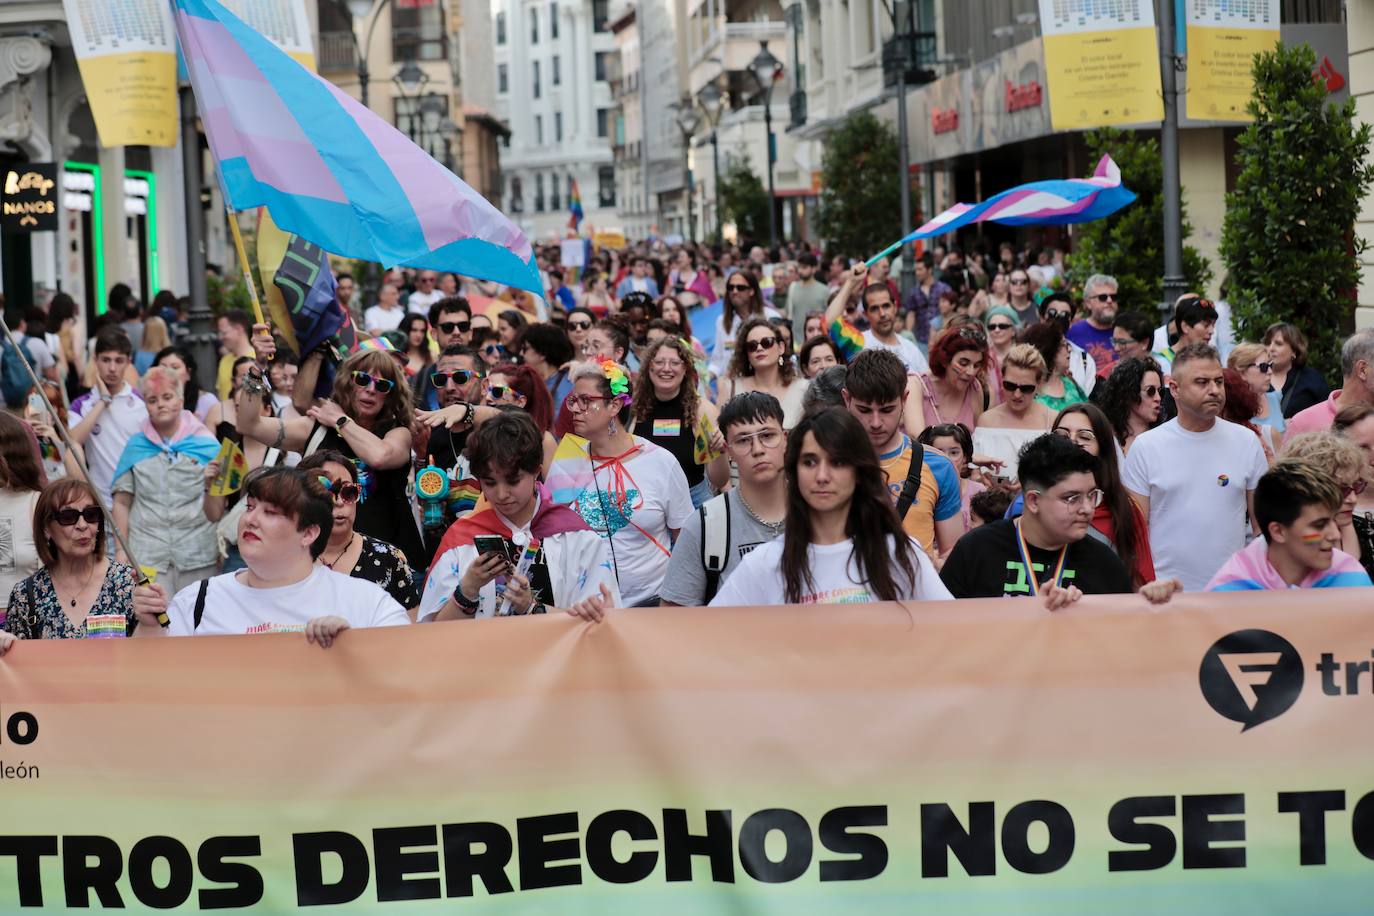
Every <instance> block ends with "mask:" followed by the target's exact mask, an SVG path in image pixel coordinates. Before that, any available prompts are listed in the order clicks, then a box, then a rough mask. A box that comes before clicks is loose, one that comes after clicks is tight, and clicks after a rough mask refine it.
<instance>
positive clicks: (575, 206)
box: [568, 178, 584, 229]
mask: <svg viewBox="0 0 1374 916" xmlns="http://www.w3.org/2000/svg"><path fill="white" fill-rule="evenodd" d="M583 216H584V214H583V212H582V192H581V191H579V190H578V189H577V179H576V178H574V179H573V180H572V190H570V191H569V192H568V228H569V229H576V228H577V227H578V226H580V225H582V217H583Z"/></svg>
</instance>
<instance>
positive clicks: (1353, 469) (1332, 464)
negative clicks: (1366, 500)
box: [1279, 433, 1374, 570]
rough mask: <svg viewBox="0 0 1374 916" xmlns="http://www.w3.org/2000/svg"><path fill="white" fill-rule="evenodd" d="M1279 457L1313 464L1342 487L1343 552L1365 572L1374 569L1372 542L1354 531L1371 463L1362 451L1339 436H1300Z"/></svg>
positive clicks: (1339, 525) (1338, 515) (1339, 517)
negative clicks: (1357, 561)
mask: <svg viewBox="0 0 1374 916" xmlns="http://www.w3.org/2000/svg"><path fill="white" fill-rule="evenodd" d="M1279 456H1280V457H1281V458H1297V459H1300V460H1302V461H1307V462H1310V463H1311V464H1312V465H1313V466H1314V467H1317V468H1319V469H1320V470H1321V472H1322V476H1323V477H1325V478H1326V479H1328V480H1334V481H1335V482H1336V483H1337V484H1338V485H1339V486H1340V488H1341V506H1340V509H1339V510H1338V511H1337V512H1336V527H1337V528H1338V529H1339V530H1340V532H1341V544H1340V548H1341V550H1344V551H1345V552H1346V553H1348V554H1350V555H1351V556H1352V557H1357V558H1359V561H1360V565H1361V566H1363V567H1364V568H1365V569H1366V570H1368V569H1371V568H1374V555H1372V554H1371V549H1370V546H1371V545H1370V543H1369V539H1368V538H1363V537H1361V536H1360V532H1359V531H1358V530H1357V529H1356V527H1355V508H1356V506H1357V505H1358V503H1359V501H1360V496H1361V495H1362V494H1363V493H1364V491H1365V488H1366V487H1367V485H1368V481H1367V480H1366V476H1365V475H1366V473H1367V470H1368V460H1367V459H1366V457H1365V454H1364V452H1363V451H1361V450H1360V447H1359V446H1358V445H1356V444H1355V443H1354V442H1352V441H1351V440H1350V439H1348V438H1346V437H1345V436H1341V435H1337V434H1336V433H1301V434H1299V435H1296V436H1294V437H1293V438H1291V439H1289V440H1288V441H1287V442H1285V443H1284V444H1283V450H1282V451H1281V452H1280V453H1279Z"/></svg>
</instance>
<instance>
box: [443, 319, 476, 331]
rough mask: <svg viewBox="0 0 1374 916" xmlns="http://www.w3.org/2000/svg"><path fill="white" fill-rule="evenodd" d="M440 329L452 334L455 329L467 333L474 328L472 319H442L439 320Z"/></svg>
mask: <svg viewBox="0 0 1374 916" xmlns="http://www.w3.org/2000/svg"><path fill="white" fill-rule="evenodd" d="M439 330H441V331H443V332H444V333H445V334H452V333H453V332H454V331H458V332H459V333H462V334H466V333H467V332H468V331H471V330H472V322H471V321H441V322H439Z"/></svg>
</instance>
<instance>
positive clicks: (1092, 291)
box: [1065, 274, 1153, 375]
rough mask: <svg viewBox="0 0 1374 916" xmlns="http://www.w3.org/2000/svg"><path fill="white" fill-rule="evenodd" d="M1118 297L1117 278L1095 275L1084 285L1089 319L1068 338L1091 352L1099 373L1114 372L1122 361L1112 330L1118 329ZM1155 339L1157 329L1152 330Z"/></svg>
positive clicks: (1075, 326)
mask: <svg viewBox="0 0 1374 916" xmlns="http://www.w3.org/2000/svg"><path fill="white" fill-rule="evenodd" d="M1120 304H1121V301H1120V299H1119V298H1118V296H1117V282H1116V278H1115V277H1110V276H1107V275H1106V274H1093V275H1092V276H1091V277H1089V278H1088V279H1087V281H1086V282H1084V284H1083V307H1084V308H1086V309H1087V310H1088V317H1086V318H1082V319H1080V320H1078V321H1075V322H1074V323H1073V324H1072V325H1070V326H1069V328H1068V333H1067V334H1066V335H1065V336H1067V337H1068V338H1069V340H1070V341H1072V342H1073V343H1075V344H1077V345H1078V346H1080V347H1082V348H1083V349H1084V350H1086V351H1088V354H1089V355H1090V356H1092V358H1093V360H1094V361H1096V363H1097V373H1096V374H1098V375H1101V374H1103V373H1104V371H1105V372H1110V371H1111V368H1112V364H1113V363H1115V362H1116V361H1117V360H1118V359H1120V358H1121V355H1122V354H1120V353H1118V352H1116V348H1115V343H1114V339H1113V336H1112V330H1113V329H1114V328H1115V327H1116V315H1117V308H1118V307H1119V306H1120ZM1151 335H1152V336H1153V329H1151Z"/></svg>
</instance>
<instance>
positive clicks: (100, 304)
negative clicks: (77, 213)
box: [62, 162, 107, 315]
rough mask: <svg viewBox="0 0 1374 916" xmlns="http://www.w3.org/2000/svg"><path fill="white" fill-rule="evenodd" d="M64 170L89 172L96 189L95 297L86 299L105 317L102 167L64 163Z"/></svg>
mask: <svg viewBox="0 0 1374 916" xmlns="http://www.w3.org/2000/svg"><path fill="white" fill-rule="evenodd" d="M62 168H64V169H67V170H68V171H72V172H87V173H89V174H90V176H91V180H92V181H93V182H95V187H94V188H93V189H92V190H91V247H92V248H93V249H94V251H92V252H91V263H92V264H94V265H95V270H94V273H95V291H94V292H95V295H94V296H92V295H91V291H90V290H87V291H86V298H87V299H88V300H89V299H92V298H94V299H95V313H96V314H97V315H103V314H105V312H106V311H107V308H106V305H107V303H106V300H105V205H104V203H103V202H102V197H103V195H102V193H101V191H102V190H103V181H102V178H101V174H100V166H98V165H92V164H91V163H88V162H64V163H62Z"/></svg>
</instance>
